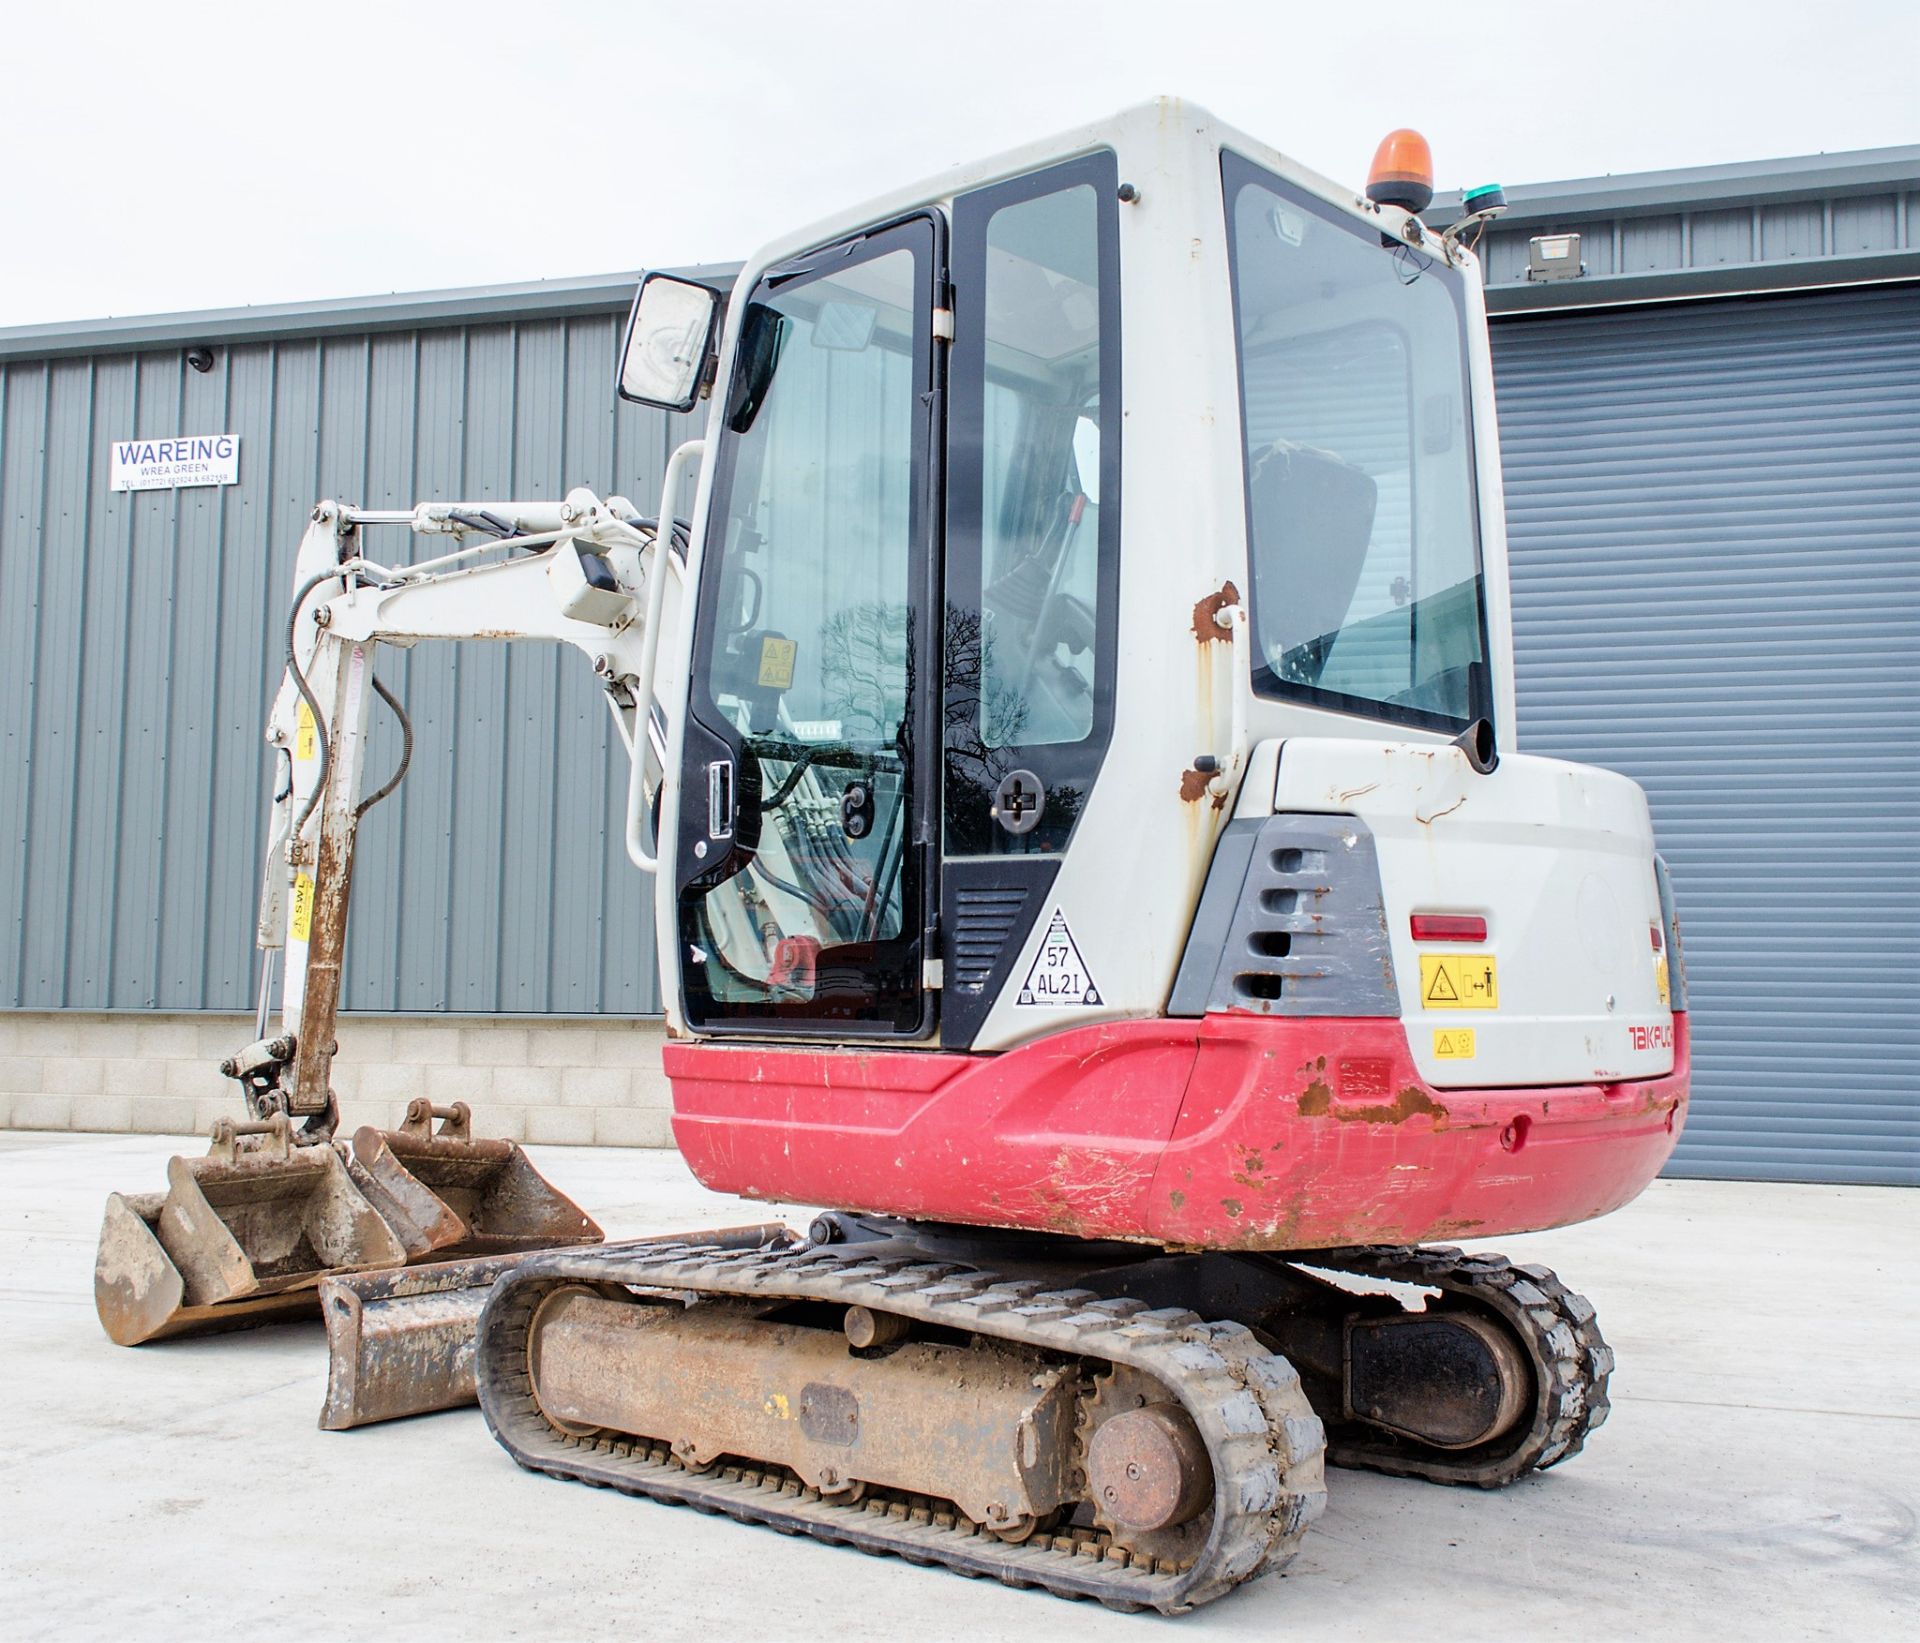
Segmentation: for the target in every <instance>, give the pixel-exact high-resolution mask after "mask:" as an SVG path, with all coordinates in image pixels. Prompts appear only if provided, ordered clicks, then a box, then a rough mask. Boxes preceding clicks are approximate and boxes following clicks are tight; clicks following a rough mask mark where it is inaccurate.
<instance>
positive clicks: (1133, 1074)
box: [666, 1015, 1688, 1249]
mask: <svg viewBox="0 0 1920 1643" xmlns="http://www.w3.org/2000/svg"><path fill="white" fill-rule="evenodd" d="M1687 1056H1688V1039H1687V1021H1686V1017H1685V1016H1684V1015H1676V1016H1675V1017H1674V1070H1673V1072H1672V1073H1671V1074H1669V1075H1668V1076H1666V1077H1665V1078H1656V1079H1646V1080H1642V1081H1638V1082H1632V1083H1620V1084H1576V1085H1561V1086H1556V1087H1552V1088H1533V1089H1511V1090H1436V1089H1434V1088H1432V1087H1431V1086H1429V1085H1427V1084H1425V1083H1423V1082H1422V1080H1421V1078H1420V1075H1419V1072H1418V1071H1417V1069H1416V1068H1415V1066H1414V1063H1413V1059H1412V1056H1411V1055H1410V1054H1409V1052H1408V1049H1407V1038H1406V1032H1405V1030H1404V1028H1403V1027H1402V1025H1401V1024H1400V1022H1398V1021H1395V1020H1329V1019H1315V1018H1310V1017H1308V1018H1292V1019H1287V1018H1279V1017H1272V1016H1252V1015H1213V1016H1208V1017H1206V1018H1205V1019H1204V1020H1200V1021H1192V1020H1183V1021H1168V1020H1157V1021H1126V1022H1112V1023H1108V1024H1106V1025H1103V1026H1098V1027H1083V1028H1077V1029H1074V1030H1072V1031H1069V1032H1063V1033H1058V1034H1055V1035H1054V1036H1052V1037H1050V1038H1044V1039H1041V1040H1039V1041H1038V1042H1036V1043H1033V1044H1030V1045H1026V1046H1024V1047H1022V1048H1020V1049H1017V1050H1009V1051H1006V1052H1004V1053H1002V1054H999V1055H977V1056H976V1055H956V1054H949V1053H945V1052H939V1051H920V1050H858V1049H812V1048H788V1047H780V1046H775V1045H767V1044H755V1045H744V1044H743V1045H726V1044H713V1043H701V1044H671V1045H669V1046H668V1047H667V1051H666V1069H667V1074H668V1076H669V1077H670V1078H671V1079H672V1081H673V1107H674V1117H673V1130H674V1136H675V1138H676V1140H677V1141H678V1142H679V1145H680V1150H681V1152H682V1153H683V1154H685V1156H686V1159H687V1162H688V1163H689V1164H690V1165H691V1166H692V1169H693V1172H694V1174H695V1175H697V1176H698V1177H699V1178H700V1179H701V1180H702V1181H703V1182H705V1183H706V1184H707V1185H708V1186H709V1187H712V1188H714V1189H716V1190H717V1191H721V1192H732V1193H738V1194H740V1195H741V1196H743V1197H747V1198H760V1199H778V1200H784V1201H788V1202H796V1203H806V1204H819V1205H822V1206H825V1207H827V1208H833V1209H847V1210H855V1211H863V1212H867V1213H871V1214H883V1215H892V1216H899V1217H902V1218H905V1219H908V1220H915V1221H959V1222H968V1223H973V1224H980V1225H989V1226H1003V1227H1024V1228H1031V1229H1035V1230H1043V1231H1049V1232H1061V1233H1069V1234H1072V1235H1073V1236H1076V1237H1082V1238H1127V1239H1137V1240H1146V1241H1149V1242H1152V1243H1157V1244H1160V1243H1164V1244H1182V1245H1191V1246H1197V1247H1203V1248H1208V1249H1325V1248H1330V1247H1335V1246H1338V1245H1342V1244H1379V1243H1420V1242H1426V1241H1431V1240H1434V1239H1445V1238H1461V1237H1479V1236H1489V1235H1494V1234H1501V1233H1511V1232H1530V1231H1536V1230H1538V1229H1540V1228H1542V1227H1551V1226H1561V1225H1564V1224H1566V1223H1568V1222H1572V1221H1584V1220H1589V1219H1591V1218H1592V1217H1594V1216H1596V1215H1604V1214H1606V1213H1607V1212H1608V1211H1609V1210H1614V1209H1618V1208H1619V1207H1620V1206H1621V1205H1622V1204H1624V1203H1626V1202H1628V1201H1629V1200H1630V1199H1632V1198H1633V1197H1635V1196H1636V1195H1637V1194H1638V1193H1639V1192H1640V1190H1641V1189H1642V1188H1643V1187H1645V1186H1646V1184H1647V1183H1648V1182H1649V1181H1650V1180H1652V1179H1653V1177H1654V1175H1655V1174H1656V1173H1658V1171H1659V1169H1660V1166H1661V1165H1662V1164H1663V1163H1665V1162H1666V1159H1667V1156H1668V1154H1669V1153H1671V1152H1672V1151H1673V1146H1674V1142H1675V1141H1676V1140H1677V1139H1678V1137H1679V1133H1680V1126H1681V1122H1682V1120H1683V1119H1684V1117H1685V1113H1686V1100H1687V1075H1688V1060H1687Z"/></svg>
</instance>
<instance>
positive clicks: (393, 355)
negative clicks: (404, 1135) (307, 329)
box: [0, 293, 697, 1014]
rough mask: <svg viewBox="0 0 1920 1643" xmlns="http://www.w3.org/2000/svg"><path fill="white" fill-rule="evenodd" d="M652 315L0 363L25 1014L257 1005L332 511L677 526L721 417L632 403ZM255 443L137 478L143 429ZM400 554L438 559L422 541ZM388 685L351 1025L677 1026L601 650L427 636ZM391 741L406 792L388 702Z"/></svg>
mask: <svg viewBox="0 0 1920 1643" xmlns="http://www.w3.org/2000/svg"><path fill="white" fill-rule="evenodd" d="M624 318H625V302H624V298H622V297H621V296H619V294H618V293H616V294H615V295H614V297H613V298H612V300H610V301H609V302H608V303H607V304H606V305H605V306H604V307H603V309H602V311H600V312H598V313H584V314H582V313H565V314H553V315H548V316H545V317H536V318H521V319H517V320H513V321H509V322H502V323H488V324H467V325H441V326H435V327H427V328H419V329H412V330H408V329H384V330H378V331H369V332H366V333H363V334H357V335H355V334H326V335H307V336H301V337H295V338H279V339H275V340H232V341H229V340H227V339H224V338H223V337H221V336H220V335H218V334H214V333H209V332H206V331H200V332H198V333H196V334H197V336H198V339H199V340H201V341H204V342H205V343H207V344H208V345H209V346H211V347H212V348H213V350H214V354H215V364H214V369H213V370H212V371H211V372H208V373H205V374H202V373H199V372H195V371H192V370H190V369H188V368H187V367H186V365H185V364H184V361H183V358H182V355H181V353H180V352H179V350H178V349H177V348H169V349H166V350H164V351H161V350H158V349H154V348H152V347H148V348H147V349H145V350H144V351H138V350H135V351H127V352H117V353H106V354H95V355H70V356H66V357H60V358H55V359H50V360H49V359H33V360H29V359H19V358H13V359H0V838H5V839H8V840H12V841H16V845H15V848H14V849H12V850H9V851H7V852H6V853H5V854H4V855H0V1008H18V1009H60V1008H75V1009H152V1008H159V1009H176V1010H201V1009H217V1010H244V1009H248V1008H250V1007H251V1003H252V999H253V992H254V985H255V981H254V978H255V975H256V974H257V971H256V969H255V965H256V954H255V952H254V949H253V918H254V903H255V900H256V897H257V887H258V883H259V870H260V852H261V849H262V846H263V842H264V841H263V837H262V826H263V821H264V809H265V800H266V793H267V783H268V779H269V777H268V769H267V761H266V758H265V754H266V747H265V744H264V742H263V741H262V740H261V731H262V726H263V724H264V720H265V715H266V708H267V704H268V700H269V698H270V697H271V695H272V692H273V690H274V689H275V687H276V685H277V683H278V680H279V676H280V670H281V646H282V644H283V643H284V623H285V618H286V602H287V599H288V597H289V595H290V593H291V591H292V586H291V574H292V559H293V552H294V548H295V546H296V544H297V543H298V541H299V539H300V533H301V530H302V528H303V526H304V524H305V521H306V517H307V513H308V511H309V510H310V509H311V507H312V506H313V504H314V503H315V502H316V501H318V500H320V499H321V498H323V497H335V498H339V499H341V500H345V501H349V502H357V503H364V504H367V505H371V506H376V507H404V506H410V505H411V504H412V503H413V502H415V501H416V500H420V499H425V498H432V497H449V498H451V497H473V498H482V499H485V498H506V497H511V496H526V495H558V494H561V493H562V492H563V491H564V489H565V488H566V487H568V486H570V485H576V484H586V485H591V486H592V487H593V488H594V489H595V490H597V491H600V492H601V493H602V494H607V493H610V492H615V491H618V492H622V493H624V494H626V495H628V496H630V497H631V498H633V500H634V501H635V502H636V503H637V504H638V505H639V506H640V507H641V508H642V509H644V510H645V511H648V512H651V511H652V499H653V498H654V497H655V496H657V494H658V491H659V485H660V477H661V472H662V468H663V465H664V461H665V457H666V453H667V452H668V451H669V450H670V449H671V448H672V446H673V445H674V444H675V443H677V442H678V441H679V440H681V439H685V438H688V437H691V436H692V434H693V433H694V432H695V431H696V429H695V428H694V426H693V424H694V423H695V421H696V420H697V419H696V418H694V417H667V416H663V415H661V414H659V413H657V412H652V411H647V410H644V409H642V408H640V407H637V406H631V405H624V404H620V405H617V404H616V403H615V401H614V398H613V393H612V379H613V368H614V355H615V352H616V350H617V348H618V346H619V340H620V335H621V329H622V325H623V323H624ZM229 431H230V432H234V433H237V434H239V436H240V482H239V483H238V484H236V485H231V486H225V487H206V488H196V489H188V490H180V491H148V492H134V493H115V492H112V491H109V490H108V488H107V483H108V478H107V467H108V448H109V445H110V442H111V441H113V440H115V439H125V438H131V437H134V436H136V435H141V436H154V437H160V436H165V435H170V434H174V433H183V432H185V433H210V432H229ZM373 543H374V549H373V551H375V552H376V553H379V554H380V555H381V557H385V556H386V553H387V552H391V553H392V554H394V555H396V556H405V555H407V554H409V553H415V549H414V546H413V539H412V538H410V537H409V536H408V535H407V533H406V532H404V531H403V530H386V531H382V532H380V533H378V534H377V535H376V536H375V537H374V538H373ZM383 550H385V551H383ZM415 556H416V557H417V556H418V554H417V553H416V554H415ZM378 667H379V671H380V674H381V677H382V678H383V679H385V680H387V681H388V682H389V683H390V684H391V685H392V686H393V687H394V688H395V690H396V691H397V692H398V693H399V694H400V696H401V697H402V699H403V700H404V701H405V702H406V704H407V708H408V711H409V713H410V714H411V715H412V717H413V720H414V727H415V730H416V733H417V737H418V743H417V747H416V751H415V755H414V762H413V769H412V772H411V773H410V774H409V776H408V778H407V780H406V781H405V782H404V783H403V784H402V785H401V788H400V790H399V792H398V793H396V794H395V795H394V796H393V797H392V798H390V799H389V800H387V802H386V803H385V804H383V805H381V806H380V807H379V808H378V809H376V810H374V811H372V812H371V813H370V814H369V815H368V817H367V819H366V822H365V825H364V826H363V827H362V829H361V845H360V854H359V861H358V864H357V868H356V874H355V881H354V890H353V916H352V921H351V923H350V926H349V935H348V954H347V970H346V1002H347V1005H348V1007H350V1008H353V1009H360V1010H474V1011H483V1012H489V1013H495V1012H498V1013H520V1012H526V1013H535V1014H544V1013H580V1014H588V1013H599V1012H608V1013H614V1014H628V1013H632V1014H641V1013H649V1012H652V1011H655V1010H657V1009H658V1008H659V988H658V985H657V982H656V979H655V975H654V959H653V930H652V916H651V910H650V909H651V894H650V890H649V881H648V880H646V879H645V878H643V877H642V876H641V875H640V874H638V873H637V872H635V871H634V870H633V868H632V867H631V865H630V864H629V863H628V862H627V860H626V856H625V852H624V850H623V848H622V843H621V839H622V831H623V829H622V820H623V814H624V803H625V781H624V778H623V777H622V776H621V774H620V772H619V770H618V769H617V768H616V764H617V762H618V761H620V760H621V759H623V758H624V755H623V754H622V753H621V752H620V751H619V749H618V748H617V746H616V745H615V744H614V743H613V742H612V741H611V738H610V732H611V729H612V727H611V724H610V722H609V719H608V715H607V711H606V708H605V706H604V705H603V704H602V702H601V701H600V699H599V694H598V692H597V691H596V690H595V689H594V687H593V680H592V677H591V674H590V672H589V670H588V668H587V666H586V663H585V660H584V658H582V657H580V656H579V655H578V654H577V653H575V652H573V651H571V650H567V651H564V652H563V651H561V650H559V649H558V648H555V647H547V646H541V645H518V646H507V645H492V646H489V645H484V644H461V645H432V644H425V645H420V646H418V647H416V648H414V649H412V650H408V651H387V650H382V651H381V652H380V653H379V655H378ZM374 734H375V743H374V746H373V748H372V750H371V759H370V764H369V770H370V772H371V773H372V778H373V780H375V781H377V780H379V779H380V778H381V777H382V776H383V775H384V773H385V772H386V771H387V770H389V769H391V768H392V763H393V761H394V759H395V758H396V757H397V756H398V746H399V737H398V735H397V733H396V731H395V727H394V725H393V724H392V722H391V720H390V718H389V716H388V715H387V714H386V712H385V710H384V709H376V713H375V732H374Z"/></svg>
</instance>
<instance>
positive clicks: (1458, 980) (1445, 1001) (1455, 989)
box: [1420, 953, 1500, 1010]
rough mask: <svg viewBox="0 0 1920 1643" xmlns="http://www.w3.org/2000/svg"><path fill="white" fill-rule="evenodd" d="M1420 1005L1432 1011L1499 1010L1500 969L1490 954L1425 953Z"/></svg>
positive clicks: (1421, 974)
mask: <svg viewBox="0 0 1920 1643" xmlns="http://www.w3.org/2000/svg"><path fill="white" fill-rule="evenodd" d="M1420 1002H1421V1004H1422V1005H1423V1006H1425V1007H1426V1008H1427V1009H1429V1010H1497V1009H1499V1008H1500V969H1499V966H1498V964H1496V963H1495V961H1494V957H1493V954H1491V953H1473V954H1467V953H1422V954H1421V955H1420Z"/></svg>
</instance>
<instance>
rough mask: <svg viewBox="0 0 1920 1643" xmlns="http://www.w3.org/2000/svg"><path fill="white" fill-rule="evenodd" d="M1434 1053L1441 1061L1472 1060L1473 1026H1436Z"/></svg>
mask: <svg viewBox="0 0 1920 1643" xmlns="http://www.w3.org/2000/svg"><path fill="white" fill-rule="evenodd" d="M1433 1054H1434V1058H1435V1059H1436V1060H1439V1061H1471V1060H1472V1059H1473V1029H1472V1028H1471V1027H1440V1028H1436V1029H1435V1031H1434V1035H1433Z"/></svg>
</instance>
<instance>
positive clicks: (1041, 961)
mask: <svg viewBox="0 0 1920 1643" xmlns="http://www.w3.org/2000/svg"><path fill="white" fill-rule="evenodd" d="M1014 1002H1015V1004H1026V1005H1031V1006H1033V1007H1034V1008H1035V1009H1047V1008H1053V1007H1058V1006H1061V1005H1079V1004H1098V1003H1099V1002H1100V989H1099V988H1098V987H1096V986H1094V984H1093V977H1092V976H1091V975H1089V974H1088V973H1087V961H1086V960H1085V959H1083V958H1082V957H1081V956H1080V949H1079V947H1078V946H1077V945H1075V943H1074V939H1073V932H1072V931H1071V930H1069V929H1068V928H1067V916H1066V914H1064V913H1060V912H1056V913H1055V914H1054V915H1053V922H1052V923H1051V924H1049V925H1048V926H1047V933H1046V935H1045V936H1043V937H1042V938H1041V941H1040V951H1039V952H1037V953H1035V954H1034V956H1033V967H1032V968H1031V969H1030V970H1028V971H1027V979H1026V980H1025V981H1023V982H1021V983H1020V996H1019V997H1018V998H1017V999H1015V1000H1014Z"/></svg>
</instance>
